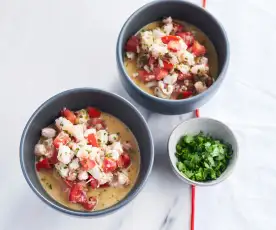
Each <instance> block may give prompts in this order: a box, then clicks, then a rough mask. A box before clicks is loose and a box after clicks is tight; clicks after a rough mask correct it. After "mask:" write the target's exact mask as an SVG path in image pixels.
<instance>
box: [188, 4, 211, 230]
mask: <svg viewBox="0 0 276 230" xmlns="http://www.w3.org/2000/svg"><path fill="white" fill-rule="evenodd" d="M206 1H207V0H202V7H203V8H205V7H206ZM195 116H196V117H199V110H198V109H196V111H195ZM191 209H192V210H191V230H194V229H195V186H194V185H192V200H191Z"/></svg>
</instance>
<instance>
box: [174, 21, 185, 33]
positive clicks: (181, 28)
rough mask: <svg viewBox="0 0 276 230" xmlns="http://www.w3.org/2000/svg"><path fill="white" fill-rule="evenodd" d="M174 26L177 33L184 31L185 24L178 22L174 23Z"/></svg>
mask: <svg viewBox="0 0 276 230" xmlns="http://www.w3.org/2000/svg"><path fill="white" fill-rule="evenodd" d="M173 28H174V31H175V32H176V33H178V32H182V31H183V29H184V26H183V25H180V24H178V23H173Z"/></svg>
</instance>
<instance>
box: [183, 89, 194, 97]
mask: <svg viewBox="0 0 276 230" xmlns="http://www.w3.org/2000/svg"><path fill="white" fill-rule="evenodd" d="M192 95H193V92H191V91H184V92H183V93H182V96H183V98H184V99H185V98H188V97H190V96H192Z"/></svg>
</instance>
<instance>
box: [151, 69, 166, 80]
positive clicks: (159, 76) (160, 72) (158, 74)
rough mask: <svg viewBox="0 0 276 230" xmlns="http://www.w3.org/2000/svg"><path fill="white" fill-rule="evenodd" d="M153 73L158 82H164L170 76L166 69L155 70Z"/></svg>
mask: <svg viewBox="0 0 276 230" xmlns="http://www.w3.org/2000/svg"><path fill="white" fill-rule="evenodd" d="M153 72H154V75H155V78H156V80H158V81H160V80H162V79H163V78H164V77H166V76H167V75H168V74H169V72H168V70H166V69H164V68H154V70H153Z"/></svg>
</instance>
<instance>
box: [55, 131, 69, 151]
mask: <svg viewBox="0 0 276 230" xmlns="http://www.w3.org/2000/svg"><path fill="white" fill-rule="evenodd" d="M69 141H70V137H69V135H68V134H67V133H65V132H60V133H59V134H58V135H57V136H56V138H55V139H54V142H53V144H54V146H55V148H57V149H58V148H59V146H60V145H66V144H67V143H68V142H69Z"/></svg>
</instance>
